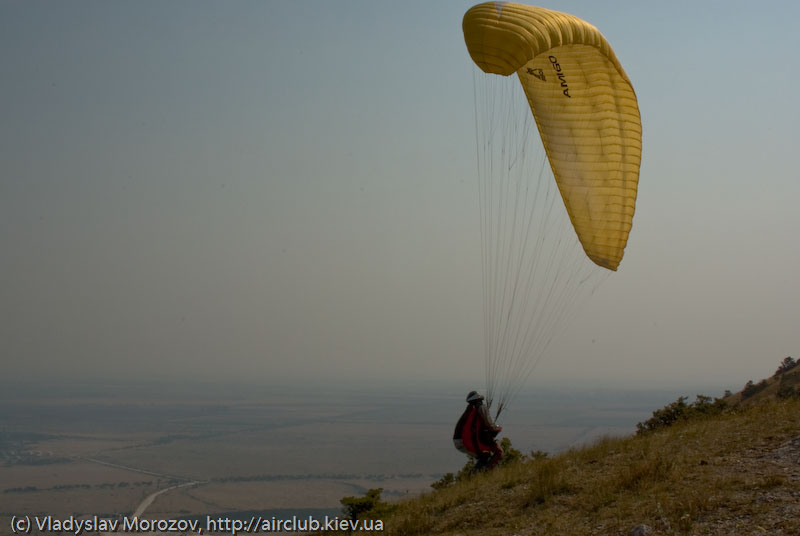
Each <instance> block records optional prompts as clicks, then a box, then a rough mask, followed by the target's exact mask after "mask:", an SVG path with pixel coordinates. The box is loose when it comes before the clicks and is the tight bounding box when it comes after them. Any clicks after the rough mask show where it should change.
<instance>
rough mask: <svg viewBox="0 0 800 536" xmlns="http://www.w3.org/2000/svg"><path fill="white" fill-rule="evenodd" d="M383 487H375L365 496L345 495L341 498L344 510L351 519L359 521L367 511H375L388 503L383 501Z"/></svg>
mask: <svg viewBox="0 0 800 536" xmlns="http://www.w3.org/2000/svg"><path fill="white" fill-rule="evenodd" d="M382 492H383V488H375V489H371V490H369V491H367V493H366V494H364V496H363V497H343V498H342V499H340V500H339V502H340V503H342V506H343V508H342V511H343V512H344V514H345V515H346V516H347V517H348V518H350V521H353V522H355V521H357V520H358V516H359V515H361V514H365V513H367V512H374V511H376V510H379V509H381V508H385V507H387V506H388V505H387V504H386V503H385V502H383V501H381V493H382Z"/></svg>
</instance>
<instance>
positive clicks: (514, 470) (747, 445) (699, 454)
mask: <svg viewBox="0 0 800 536" xmlns="http://www.w3.org/2000/svg"><path fill="white" fill-rule="evenodd" d="M793 438H800V401H798V400H793V401H783V402H768V403H763V404H759V405H753V406H751V407H747V408H744V409H742V410H740V411H736V412H730V413H726V414H723V415H720V416H716V417H705V418H697V419H694V420H691V421H687V422H682V423H678V424H675V425H673V426H672V427H669V428H666V429H664V430H660V431H657V432H653V433H649V434H646V435H637V436H633V437H628V438H604V439H601V440H600V441H598V442H597V443H595V444H594V445H592V446H589V447H586V448H582V449H575V450H570V451H568V452H565V453H563V454H561V455H559V456H556V457H554V458H546V459H539V460H534V461H528V462H525V463H520V464H516V465H514V466H511V467H504V468H501V469H498V470H495V471H494V472H492V473H490V474H485V475H478V476H475V477H473V478H471V479H469V480H467V481H464V482H458V483H456V484H455V485H453V486H450V487H447V488H444V489H441V490H437V491H435V492H430V493H427V494H425V495H423V496H422V497H419V498H417V499H415V500H411V501H407V502H404V503H401V504H400V505H398V506H397V508H396V510H395V512H394V513H393V515H392V516H391V517H389V518H386V517H384V525H385V527H386V529H387V530H386V533H387V534H390V535H403V536H407V535H408V536H410V535H420V536H421V535H432V534H443V535H456V534H458V535H463V536H469V535H478V534H480V535H481V536H485V535H490V536H491V535H512V534H517V535H520V536H523V535H544V534H603V535H605V534H623V535H627V534H629V533H630V531H631V530H632V529H633V528H634V527H635V526H637V525H639V524H646V525H648V526H650V527H651V528H652V529H653V531H654V532H653V533H654V534H751V533H769V534H800V521H798V517H800V515H798V514H800V506H798V504H800V501H799V500H798V497H800V467H798V465H797V459H798V457H800V439H799V440H798V447H797V450H798V452H794V453H790V455H789V456H788V457H786V459H783V458H781V456H779V455H778V454H779V453H780V452H781V451H780V448H781V445H786V444H787V441H789V440H791V439H793ZM795 455H796V456H795ZM792 456H794V458H792ZM748 526H750V528H751V529H752V530H750V529H747V528H746V527H748ZM736 527H739V528H736ZM758 527H760V528H761V529H764V530H766V531H767V532H759V531H760V529H759V528H758Z"/></svg>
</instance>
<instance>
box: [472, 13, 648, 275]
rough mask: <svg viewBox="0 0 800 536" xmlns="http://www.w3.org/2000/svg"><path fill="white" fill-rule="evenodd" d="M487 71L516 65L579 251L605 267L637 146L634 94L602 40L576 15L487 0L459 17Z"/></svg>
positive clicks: (635, 173)
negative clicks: (575, 236) (462, 16)
mask: <svg viewBox="0 0 800 536" xmlns="http://www.w3.org/2000/svg"><path fill="white" fill-rule="evenodd" d="M463 28H464V40H465V42H466V45H467V50H468V51H469V54H470V56H471V57H472V59H473V60H474V61H475V63H476V64H477V65H478V66H479V67H480V68H481V69H482V70H483V71H484V72H487V73H494V74H500V75H504V76H507V75H510V74H512V73H515V72H516V73H517V75H518V76H519V80H520V82H521V83H522V87H523V89H524V91H525V95H526V96H527V99H528V103H529V105H530V108H531V111H532V112H533V115H534V117H535V118H536V125H537V127H538V129H539V134H540V135H541V138H542V143H543V144H544V148H545V151H546V153H547V157H548V160H549V162H550V166H551V167H552V169H553V174H554V175H555V179H556V182H557V184H558V188H559V191H560V192H561V196H562V198H563V200H564V205H565V206H566V209H567V212H568V214H569V217H570V220H571V221H572V225H573V226H574V227H575V231H576V233H577V235H578V239H579V240H580V242H581V245H582V246H583V249H584V251H585V252H586V255H587V256H588V257H589V258H590V259H591V260H592V261H593V262H594V263H596V264H597V265H599V266H602V267H604V268H607V269H609V270H616V269H617V267H618V266H619V263H620V261H621V260H622V256H623V254H624V251H625V245H626V243H627V241H628V233H629V232H630V229H631V225H632V221H633V213H634V209H635V205H636V192H637V185H638V181H639V165H640V161H641V153H642V126H641V119H640V116H639V106H638V104H637V102H636V94H635V93H634V91H633V86H632V85H631V82H630V80H629V79H628V76H627V74H625V71H624V70H623V69H622V66H621V65H620V63H619V60H618V59H617V57H616V55H615V54H614V51H613V50H611V46H610V45H609V44H608V42H607V41H606V39H605V38H604V37H603V36H602V35H601V34H600V32H599V31H598V30H597V28H595V27H594V26H592V25H591V24H589V23H587V22H586V21H583V20H581V19H579V18H577V17H575V16H572V15H569V14H566V13H559V12H557V11H551V10H549V9H544V8H540V7H532V6H526V5H522V4H514V3H503V2H487V3H484V4H479V5H477V6H474V7H473V8H471V9H470V10H469V11H467V13H466V15H464V22H463Z"/></svg>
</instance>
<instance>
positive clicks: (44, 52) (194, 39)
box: [0, 0, 800, 387]
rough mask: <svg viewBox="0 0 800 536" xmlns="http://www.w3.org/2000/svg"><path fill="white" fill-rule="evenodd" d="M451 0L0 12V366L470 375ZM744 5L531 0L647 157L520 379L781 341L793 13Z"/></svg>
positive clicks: (680, 363) (790, 186)
mask: <svg viewBox="0 0 800 536" xmlns="http://www.w3.org/2000/svg"><path fill="white" fill-rule="evenodd" d="M473 3H474V2H472V1H467V2H463V1H435V2H430V1H426V2H411V1H404V2H379V1H378V2H376V1H373V0H365V1H358V2H356V1H339V2H331V1H296V2H278V1H275V2H272V1H234V2H208V1H191V2H189V1H171V2H162V1H135V2H134V1H108V0H102V1H100V0H98V1H68V2H61V1H51V2H41V1H30V0H26V1H8V0H3V1H2V2H0V69H2V71H0V99H2V103H1V104H2V109H3V114H2V121H0V273H2V283H0V360H1V362H2V370H3V375H4V376H7V377H9V378H28V379H33V378H35V377H37V376H38V375H40V374H41V375H45V376H50V377H61V378H73V377H89V378H103V377H113V378H126V377H130V378H144V377H156V378H178V377H187V378H200V379H216V378H219V379H232V380H253V381H260V382H268V381H283V380H288V379H297V378H302V377H307V378H311V379H315V380H320V379H322V380H324V379H332V380H339V379H342V378H356V379H362V378H363V379H364V380H370V379H374V378H391V379H395V380H401V381H404V380H407V381H413V380H417V379H421V378H430V379H436V378H464V379H465V380H468V381H473V380H475V381H477V382H480V381H482V379H483V364H482V363H483V354H482V352H483V343H482V322H481V315H482V312H481V307H482V305H481V303H482V300H481V284H480V251H479V247H480V243H479V227H478V205H477V203H478V202H477V168H476V164H475V159H476V155H475V134H474V114H473V88H472V79H473V68H474V67H473V64H472V61H471V60H470V58H469V56H468V54H467V52H466V48H465V46H464V43H463V35H462V32H461V18H462V16H463V14H464V12H465V11H466V10H467V9H468V8H469V7H470V6H471V5H472V4H473ZM755 6H756V4H754V3H753V2H733V1H727V0H726V1H715V2H712V1H697V0H692V1H680V2H677V1H676V2H642V1H634V0H631V1H628V2H613V1H608V2H596V1H590V0H584V1H579V0H575V1H563V2H556V3H552V4H546V6H545V7H549V8H552V9H557V10H561V11H567V12H570V13H573V14H575V15H578V16H579V17H582V18H584V19H586V20H588V21H590V22H591V23H593V24H594V25H595V26H597V27H598V28H599V29H600V30H601V31H602V32H603V34H604V35H605V36H606V38H607V39H608V40H609V42H610V43H611V45H612V46H613V47H614V50H615V51H616V53H617V56H618V57H619V58H620V61H621V62H622V64H623V66H624V67H625V69H626V71H627V73H628V74H629V76H630V78H631V79H632V81H633V84H634V87H635V89H636V92H637V96H638V99H639V106H640V110H641V114H642V123H643V129H644V153H643V161H642V168H641V178H640V186H639V199H638V205H637V213H636V217H635V219H634V227H633V231H632V234H631V236H630V241H629V242H628V248H627V250H626V256H625V259H624V260H623V262H622V265H621V267H620V270H619V272H617V273H615V274H613V275H612V276H611V277H610V278H609V279H608V280H607V281H606V282H605V283H604V284H603V286H602V287H601V288H600V290H599V291H598V292H597V293H596V294H595V295H594V296H593V298H592V299H591V301H590V302H589V303H588V304H587V305H586V306H585V307H584V308H583V310H582V312H581V313H580V315H579V316H578V317H577V318H576V319H575V321H574V322H573V323H572V324H571V325H570V326H569V327H568V328H567V330H566V332H565V337H564V339H563V340H562V341H560V342H559V343H558V344H555V345H554V346H553V347H552V348H551V350H552V351H551V353H550V354H549V355H548V356H547V357H546V358H545V359H544V360H543V361H542V362H541V364H540V365H539V366H538V367H537V369H536V371H535V372H534V374H533V376H532V378H531V384H532V385H534V386H535V385H536V384H545V383H547V382H550V381H553V382H555V381H563V380H565V379H575V380H579V381H599V382H600V383H603V382H605V383H609V384H610V383H613V382H620V381H630V382H635V383H637V384H642V383H643V382H645V383H647V384H652V385H665V386H669V385H672V384H677V383H681V382H687V381H699V382H701V383H702V382H704V381H706V379H707V378H713V379H714V381H717V380H720V381H723V382H730V383H731V387H737V386H740V385H741V384H744V382H745V381H747V380H748V379H759V378H761V377H764V376H766V375H768V374H770V373H771V372H772V371H773V370H774V369H775V368H776V367H777V365H778V363H779V362H780V360H781V359H782V358H783V357H785V356H787V355H794V356H795V357H800V355H798V354H800V311H799V309H800V276H799V275H798V274H800V239H798V229H800V212H798V210H797V209H798V201H800V172H798V168H797V153H798V147H797V142H798V139H800V135H799V134H798V126H799V125H800V122H799V120H800V104H799V103H798V102H799V101H798V99H797V97H796V91H797V88H798V87H800V60H799V59H798V51H800V32H798V30H797V26H796V25H797V21H798V20H800V4H798V3H796V2H789V1H786V2H768V1H767V2H762V3H759V4H758V7H755ZM720 369H722V370H721V371H720Z"/></svg>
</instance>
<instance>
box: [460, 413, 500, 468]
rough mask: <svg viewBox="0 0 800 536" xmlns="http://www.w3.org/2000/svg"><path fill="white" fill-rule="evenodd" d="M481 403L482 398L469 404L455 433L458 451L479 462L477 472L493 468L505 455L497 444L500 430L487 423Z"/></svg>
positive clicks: (476, 465)
mask: <svg viewBox="0 0 800 536" xmlns="http://www.w3.org/2000/svg"><path fill="white" fill-rule="evenodd" d="M481 401H482V398H481V399H480V400H476V401H472V402H470V403H469V405H468V406H467V409H465V410H464V413H462V414H461V417H460V418H459V419H458V422H457V423H456V428H455V431H454V432H453V444H454V445H455V447H456V449H458V450H459V451H461V452H463V453H465V454H467V455H468V456H469V457H470V458H474V459H475V460H477V461H476V463H475V470H480V469H484V468H486V467H493V466H494V465H496V464H497V462H499V461H500V457H501V456H502V454H503V450H502V449H501V448H500V446H499V445H497V443H496V442H495V437H496V436H497V434H498V433H499V430H497V431H495V430H493V429H492V427H491V425H490V423H489V422H487V419H486V417H485V415H484V414H483V412H484V411H485V410H483V408H482V404H481Z"/></svg>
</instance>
